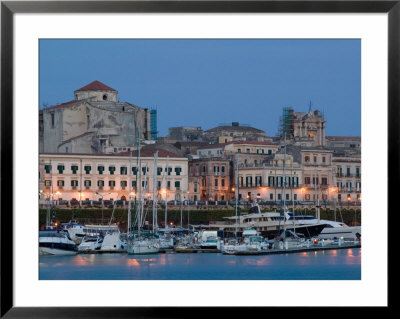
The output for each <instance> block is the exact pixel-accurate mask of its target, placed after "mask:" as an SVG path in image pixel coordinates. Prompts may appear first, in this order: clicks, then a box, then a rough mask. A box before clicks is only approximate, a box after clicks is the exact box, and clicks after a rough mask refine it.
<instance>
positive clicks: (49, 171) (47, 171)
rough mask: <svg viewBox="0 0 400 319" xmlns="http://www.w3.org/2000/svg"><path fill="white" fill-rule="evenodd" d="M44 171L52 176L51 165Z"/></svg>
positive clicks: (46, 166)
mask: <svg viewBox="0 0 400 319" xmlns="http://www.w3.org/2000/svg"><path fill="white" fill-rule="evenodd" d="M44 170H45V171H46V174H50V173H51V165H45V166H44Z"/></svg>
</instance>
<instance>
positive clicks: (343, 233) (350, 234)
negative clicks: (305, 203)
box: [287, 213, 361, 240]
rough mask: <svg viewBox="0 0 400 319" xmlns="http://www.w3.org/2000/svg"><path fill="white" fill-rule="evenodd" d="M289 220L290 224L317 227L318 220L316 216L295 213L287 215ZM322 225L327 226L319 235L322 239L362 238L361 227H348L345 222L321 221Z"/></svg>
mask: <svg viewBox="0 0 400 319" xmlns="http://www.w3.org/2000/svg"><path fill="white" fill-rule="evenodd" d="M287 220H289V223H290V222H291V221H293V220H295V221H296V224H299V225H315V224H316V223H318V220H317V219H316V218H315V217H314V216H309V215H297V214H295V215H293V213H287ZM320 223H323V224H325V225H326V226H325V227H324V229H323V230H322V231H321V233H320V234H319V235H318V237H319V238H321V239H332V238H341V237H343V238H344V239H352V240H354V239H357V238H358V237H359V236H361V226H348V225H346V224H345V223H343V222H337V221H332V220H326V219H321V220H320Z"/></svg>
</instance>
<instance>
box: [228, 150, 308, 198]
mask: <svg viewBox="0 0 400 319" xmlns="http://www.w3.org/2000/svg"><path fill="white" fill-rule="evenodd" d="M284 160H285V168H284ZM302 173H303V172H302V167H301V164H300V163H298V162H295V160H294V156H293V155H291V154H286V156H285V155H284V154H283V153H282V152H280V153H275V154H273V155H270V156H269V157H267V158H266V159H265V160H264V161H263V162H262V163H261V164H257V163H252V164H247V165H245V164H243V163H242V164H239V167H238V170H237V171H236V170H235V171H234V176H235V177H234V179H233V180H234V181H235V182H234V184H233V189H232V190H233V191H235V190H236V187H237V184H238V185H239V200H245V201H263V202H266V201H267V202H279V201H281V199H282V200H283V199H284V200H285V201H300V200H301V195H302V192H301V187H300V186H301V185H300V183H301V180H302ZM237 176H238V178H237ZM237 181H238V183H237ZM283 183H286V184H285V190H283V186H284V185H283ZM282 196H283V197H282Z"/></svg>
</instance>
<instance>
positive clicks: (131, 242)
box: [127, 133, 160, 255]
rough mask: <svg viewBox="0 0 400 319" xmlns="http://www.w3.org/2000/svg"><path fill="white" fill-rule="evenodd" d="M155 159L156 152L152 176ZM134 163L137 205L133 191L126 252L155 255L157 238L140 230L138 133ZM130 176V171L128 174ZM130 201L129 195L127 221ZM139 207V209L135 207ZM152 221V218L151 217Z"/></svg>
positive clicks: (141, 203)
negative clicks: (133, 219)
mask: <svg viewBox="0 0 400 319" xmlns="http://www.w3.org/2000/svg"><path fill="white" fill-rule="evenodd" d="M157 157H158V152H156V153H155V154H154V164H155V169H154V172H153V174H156V172H157V166H156V165H157ZM136 163H137V165H138V170H137V174H136V190H138V176H139V196H138V197H139V203H138V204H139V205H136V204H137V203H136V197H137V191H135V211H136V215H134V216H135V219H136V222H134V223H133V225H132V229H133V231H132V233H130V230H129V229H128V234H129V235H128V245H127V252H128V254H129V255H148V254H157V253H158V252H159V250H160V246H159V242H158V236H157V235H155V234H154V232H153V233H151V232H147V233H143V232H142V231H141V228H142V226H143V219H144V218H143V206H144V205H143V196H141V194H142V193H141V187H142V183H141V181H142V180H141V162H140V140H139V133H138V138H137V158H136ZM129 174H131V171H130V173H129ZM155 197H156V194H154V198H155ZM130 199H131V196H130V194H129V205H128V209H129V212H128V216H129V217H128V219H129V218H130V207H131V205H130ZM137 206H139V207H137ZM154 209H155V208H154V205H153V216H154V213H155V212H154ZM153 220H154V217H153ZM135 224H137V234H135V231H134V228H135ZM128 225H130V222H128ZM153 228H154V223H153Z"/></svg>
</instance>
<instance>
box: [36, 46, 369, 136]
mask: <svg viewBox="0 0 400 319" xmlns="http://www.w3.org/2000/svg"><path fill="white" fill-rule="evenodd" d="M39 67H40V79H39V82H40V92H39V93H40V98H39V99H40V101H39V103H40V108H42V107H43V105H44V104H46V105H48V106H52V105H56V104H60V103H63V102H67V101H70V100H73V99H74V95H73V93H74V91H75V90H77V89H79V88H81V87H82V86H85V85H86V84H88V83H90V82H92V81H94V80H98V81H100V82H103V83H104V84H106V85H108V86H110V87H112V88H114V89H115V90H117V91H118V93H119V100H120V101H122V102H130V103H133V104H136V105H139V106H141V107H146V108H156V109H157V112H158V131H159V136H166V135H167V134H168V128H169V127H175V126H201V127H202V128H203V130H207V129H210V128H212V127H215V126H218V125H220V124H222V123H224V124H225V123H229V124H230V123H231V122H239V123H241V124H248V125H251V126H253V127H255V128H258V129H262V130H264V131H265V132H266V133H267V135H268V136H274V135H276V134H277V132H278V128H279V117H280V116H281V115H282V109H283V108H284V107H288V106H289V107H293V108H294V110H295V111H297V112H307V111H308V109H309V104H310V101H311V102H312V109H313V110H314V109H319V110H320V111H322V112H323V113H324V115H325V119H326V121H327V128H326V134H327V135H354V136H360V135H361V41H360V40H264V39H262V40H245V39H243V40H207V39H204V40H151V39H149V40H40V65H39Z"/></svg>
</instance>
